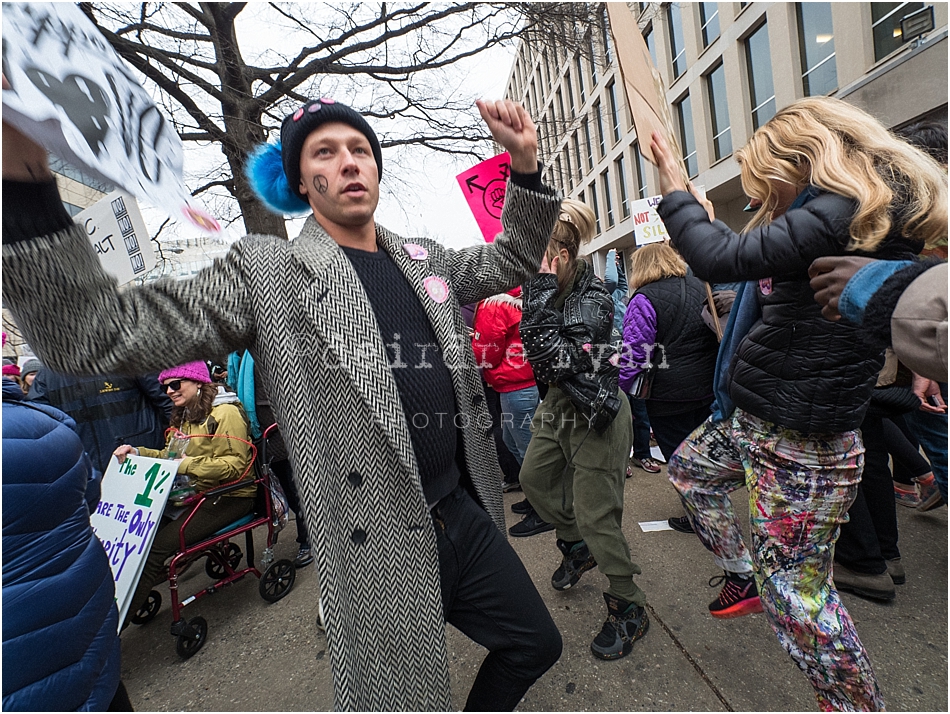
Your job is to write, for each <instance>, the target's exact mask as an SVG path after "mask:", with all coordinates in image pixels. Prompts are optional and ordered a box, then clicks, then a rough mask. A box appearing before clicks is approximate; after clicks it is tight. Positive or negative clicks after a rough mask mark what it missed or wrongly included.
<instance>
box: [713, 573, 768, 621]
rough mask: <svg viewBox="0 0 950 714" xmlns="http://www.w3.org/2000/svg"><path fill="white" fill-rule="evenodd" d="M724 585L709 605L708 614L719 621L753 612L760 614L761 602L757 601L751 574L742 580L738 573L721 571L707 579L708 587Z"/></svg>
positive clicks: (755, 588) (756, 592) (757, 595)
mask: <svg viewBox="0 0 950 714" xmlns="http://www.w3.org/2000/svg"><path fill="white" fill-rule="evenodd" d="M723 582H724V583H725V585H724V586H723V588H722V590H720V591H719V597H717V598H716V599H715V600H713V601H712V602H711V603H709V614H710V615H712V616H713V617H718V618H720V619H723V620H725V619H728V618H731V617H742V616H743V615H751V614H752V613H753V612H762V601H761V600H759V589H758V588H757V587H756V586H755V579H754V578H753V577H752V573H749V575H748V576H747V577H745V578H743V577H742V576H741V575H739V574H738V573H730V572H729V571H723V574H722V575H716V576H713V577H711V578H710V579H709V587H711V588H714V587H716V586H717V585H719V584H720V583H723Z"/></svg>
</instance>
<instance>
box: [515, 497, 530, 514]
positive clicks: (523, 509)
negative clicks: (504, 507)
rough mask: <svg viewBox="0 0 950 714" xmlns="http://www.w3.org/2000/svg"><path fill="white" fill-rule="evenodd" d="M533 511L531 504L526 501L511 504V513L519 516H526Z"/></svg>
mask: <svg viewBox="0 0 950 714" xmlns="http://www.w3.org/2000/svg"><path fill="white" fill-rule="evenodd" d="M533 510H534V509H533V508H531V504H530V503H528V499H527V498H526V499H524V500H522V501H518V502H517V503H512V504H511V512H512V513H517V514H518V515H519V516H527V515H528V514H529V513H531V511H533Z"/></svg>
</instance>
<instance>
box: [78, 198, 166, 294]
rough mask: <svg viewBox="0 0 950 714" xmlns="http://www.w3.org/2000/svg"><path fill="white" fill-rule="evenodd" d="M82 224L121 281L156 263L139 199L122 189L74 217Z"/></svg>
mask: <svg viewBox="0 0 950 714" xmlns="http://www.w3.org/2000/svg"><path fill="white" fill-rule="evenodd" d="M73 220H74V221H75V222H76V224H77V225H80V226H82V227H83V228H84V229H85V231H86V235H87V236H89V242H90V243H92V247H93V249H94V250H95V251H96V254H97V255H98V256H99V262H100V263H102V267H103V268H105V271H106V272H107V273H109V274H110V275H113V276H115V279H116V280H118V281H119V285H122V284H123V283H128V282H130V281H131V280H132V279H133V278H137V277H140V276H142V275H145V274H146V273H147V272H148V271H149V270H151V269H152V268H154V267H155V252H154V251H153V250H152V246H151V244H150V242H149V238H148V232H147V231H146V228H145V222H144V221H143V220H142V214H141V213H140V212H139V207H138V203H136V201H135V199H134V198H132V197H131V196H127V195H126V194H124V193H122V192H121V191H113V192H112V193H110V194H109V195H108V196H106V197H105V198H103V199H101V200H99V201H97V202H96V203H94V204H93V205H91V206H90V207H89V208H87V209H86V210H85V211H81V212H80V213H77V214H76V216H75V217H74V218H73Z"/></svg>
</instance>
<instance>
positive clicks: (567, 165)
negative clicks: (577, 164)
mask: <svg viewBox="0 0 950 714" xmlns="http://www.w3.org/2000/svg"><path fill="white" fill-rule="evenodd" d="M561 153H562V154H563V155H564V169H565V172H566V173H565V174H564V175H565V176H566V177H567V180H566V181H565V182H564V193H567V192H568V190H567V189H568V186H570V187H571V188H573V187H574V170H573V169H572V168H571V150H570V148H569V147H568V145H567V144H564V150H563V151H562V152H561Z"/></svg>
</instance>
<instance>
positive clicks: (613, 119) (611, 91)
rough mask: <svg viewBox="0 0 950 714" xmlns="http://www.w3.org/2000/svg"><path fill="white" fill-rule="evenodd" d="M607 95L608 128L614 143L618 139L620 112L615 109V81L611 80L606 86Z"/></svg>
mask: <svg viewBox="0 0 950 714" xmlns="http://www.w3.org/2000/svg"><path fill="white" fill-rule="evenodd" d="M607 97H608V98H609V99H610V130H611V131H612V132H613V135H614V143H615V144H616V143H617V142H618V141H620V112H619V111H618V110H617V83H616V82H611V83H610V86H609V87H607Z"/></svg>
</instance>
